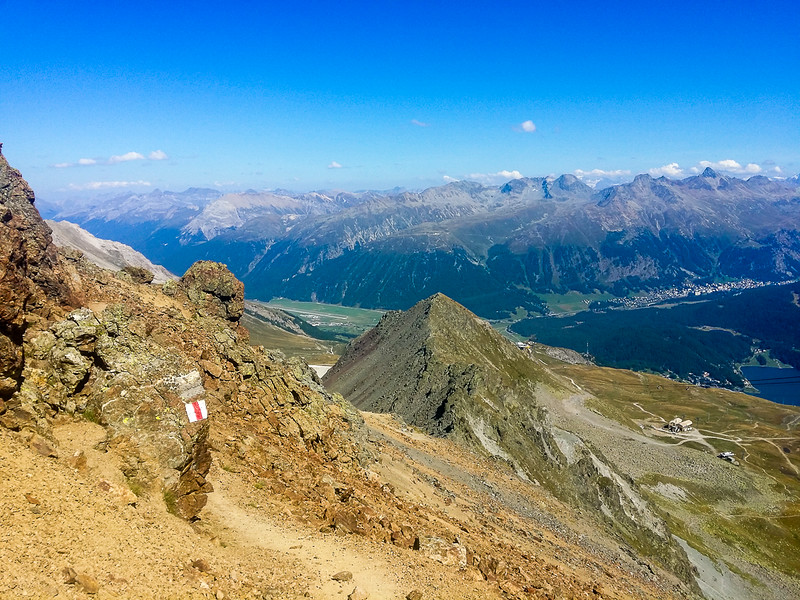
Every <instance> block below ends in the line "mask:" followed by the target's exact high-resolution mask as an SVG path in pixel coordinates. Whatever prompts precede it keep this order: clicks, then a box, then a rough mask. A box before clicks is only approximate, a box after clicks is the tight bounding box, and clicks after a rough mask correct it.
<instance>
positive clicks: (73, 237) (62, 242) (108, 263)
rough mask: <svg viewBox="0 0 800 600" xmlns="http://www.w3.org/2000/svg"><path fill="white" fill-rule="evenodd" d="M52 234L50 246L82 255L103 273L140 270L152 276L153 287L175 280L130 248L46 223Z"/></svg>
mask: <svg viewBox="0 0 800 600" xmlns="http://www.w3.org/2000/svg"><path fill="white" fill-rule="evenodd" d="M46 223H47V224H48V225H49V226H50V229H52V230H53V243H54V244H55V245H56V246H62V247H66V248H74V249H76V250H80V251H81V252H83V255H84V256H85V257H86V258H87V259H88V260H90V261H91V262H93V263H94V264H96V265H97V266H98V267H102V268H103V269H110V270H112V271H119V270H120V269H122V268H123V267H126V266H132V267H142V268H145V269H147V270H148V271H150V272H152V273H153V275H155V277H154V278H153V283H164V282H165V281H167V280H168V279H178V277H176V276H175V275H173V274H172V273H170V272H169V271H167V270H166V269H165V268H164V267H162V266H161V265H154V264H153V263H151V262H150V261H149V260H147V259H146V258H145V257H144V255H143V254H142V253H141V252H137V251H136V250H134V249H133V248H131V247H130V246H126V245H125V244H121V243H120V242H113V241H111V240H101V239H100V238H96V237H95V236H93V235H92V234H91V233H89V232H88V231H86V230H85V229H82V228H80V227H78V226H77V225H75V224H74V223H70V222H69V221H49V220H48V221H46Z"/></svg>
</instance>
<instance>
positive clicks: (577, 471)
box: [323, 294, 694, 585]
mask: <svg viewBox="0 0 800 600" xmlns="http://www.w3.org/2000/svg"><path fill="white" fill-rule="evenodd" d="M323 381H324V383H325V385H326V386H327V387H329V388H330V389H331V390H334V391H336V392H339V393H341V394H342V395H343V396H344V397H345V398H347V399H348V400H350V401H351V402H352V403H353V404H354V405H355V406H356V407H358V408H360V409H361V410H367V411H372V412H386V413H394V414H397V415H399V416H401V417H402V418H403V419H404V420H406V421H407V422H409V423H411V424H413V425H415V426H417V427H420V428H421V429H422V430H424V431H426V432H427V433H429V434H432V435H438V436H448V437H450V438H452V439H457V440H461V441H463V442H464V443H466V444H467V445H468V446H469V447H471V448H473V449H475V450H477V451H480V452H484V453H487V454H488V455H490V456H494V457H496V458H498V459H500V460H504V461H507V462H508V463H509V464H510V465H512V467H513V468H514V469H515V471H516V473H517V474H518V476H519V477H521V478H523V479H525V480H527V481H532V482H534V483H536V484H541V485H542V486H544V487H545V488H546V489H548V490H549V491H550V492H551V493H553V494H555V495H556V496H557V497H559V498H561V499H562V500H564V501H566V502H568V503H570V504H571V505H572V506H574V507H575V508H579V509H586V510H590V511H591V512H592V513H594V514H596V515H598V516H599V517H601V520H603V521H605V523H606V526H608V527H609V528H610V530H611V531H613V532H615V533H616V534H617V535H620V536H621V537H622V538H624V539H625V540H626V542H627V543H628V544H630V545H631V547H632V548H633V549H634V550H633V551H634V552H637V553H642V554H644V555H647V556H650V557H653V558H654V559H655V560H658V561H660V562H661V563H662V565H664V566H665V567H666V568H668V569H670V570H672V571H673V572H675V573H677V574H678V575H679V576H680V577H681V578H682V579H683V580H684V581H687V582H690V583H691V582H693V579H692V576H691V567H690V565H689V563H688V560H687V558H686V555H685V553H684V552H683V550H682V549H680V548H679V547H677V545H675V544H674V542H673V541H672V539H671V534H670V532H669V530H668V528H667V526H666V524H665V523H664V521H663V520H662V519H661V518H660V517H659V516H658V515H657V514H656V513H655V512H654V511H653V510H652V508H651V507H649V506H648V503H647V502H646V501H645V499H644V497H643V495H642V494H641V492H640V491H639V490H638V489H637V486H636V484H634V482H633V480H632V479H630V477H627V476H625V475H624V472H622V471H618V470H617V469H616V468H615V467H614V465H612V464H611V463H610V462H609V461H608V460H607V459H606V458H605V457H604V456H603V454H602V453H601V452H600V451H599V450H598V449H597V448H594V447H592V446H590V445H589V444H587V443H586V442H585V441H584V440H582V439H581V438H580V437H579V436H577V435H575V434H574V433H573V432H571V431H567V430H565V429H561V428H560V427H557V426H556V425H555V424H554V423H553V422H552V421H551V419H550V418H549V415H548V410H547V408H546V407H545V405H544V404H543V403H542V402H541V401H540V400H539V398H542V397H552V396H561V397H567V396H569V395H571V393H572V391H571V390H569V389H568V388H567V387H566V386H565V385H564V384H563V383H561V381H559V380H558V378H557V377H556V376H555V375H554V374H553V373H552V372H551V371H550V370H549V369H547V368H546V367H545V366H544V365H542V364H540V363H536V362H534V361H532V360H530V358H529V357H528V355H527V354H526V353H524V352H522V351H520V350H519V349H518V348H517V347H516V346H514V345H513V344H512V343H510V342H509V341H508V340H506V339H505V338H503V337H502V336H501V335H500V334H499V333H497V332H496V331H494V330H493V329H492V328H491V326H490V325H489V324H488V323H486V322H484V321H482V320H480V319H478V318H477V317H475V316H474V315H472V314H471V313H470V312H469V311H467V310H466V309H465V308H464V307H462V306H460V305H458V304H457V303H455V302H454V301H453V300H451V299H449V298H447V297H446V296H444V295H443V294H437V295H434V296H432V297H431V298H428V299H426V300H424V301H422V302H419V303H418V304H416V305H415V306H413V307H412V308H411V309H409V310H408V311H405V312H390V313H387V314H386V315H385V316H384V317H383V318H382V319H381V321H380V322H379V323H378V325H377V326H376V327H375V328H374V329H372V330H371V331H369V332H367V333H366V334H364V335H363V336H361V337H359V338H358V339H357V340H355V341H354V342H352V343H351V344H350V345H349V346H348V348H347V349H346V350H345V352H344V353H343V355H342V357H341V358H340V360H339V362H337V364H336V365H334V367H333V368H332V369H331V370H330V371H328V372H327V373H326V374H325V376H324V377H323ZM692 584H693V583H692ZM693 585H694V584H693Z"/></svg>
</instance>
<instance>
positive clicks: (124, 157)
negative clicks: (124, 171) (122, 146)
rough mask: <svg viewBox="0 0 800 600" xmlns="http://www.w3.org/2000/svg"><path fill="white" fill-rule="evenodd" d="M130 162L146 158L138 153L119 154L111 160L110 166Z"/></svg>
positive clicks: (109, 160) (109, 161)
mask: <svg viewBox="0 0 800 600" xmlns="http://www.w3.org/2000/svg"><path fill="white" fill-rule="evenodd" d="M129 160H144V156H142V155H141V154H139V153H138V152H126V153H125V154H119V155H115V156H112V157H111V158H109V159H108V164H110V165H115V164H117V163H121V162H128V161H129Z"/></svg>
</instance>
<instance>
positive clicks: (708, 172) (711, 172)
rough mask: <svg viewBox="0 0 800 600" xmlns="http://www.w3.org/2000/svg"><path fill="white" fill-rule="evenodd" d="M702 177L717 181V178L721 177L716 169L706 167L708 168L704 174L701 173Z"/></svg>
mask: <svg viewBox="0 0 800 600" xmlns="http://www.w3.org/2000/svg"><path fill="white" fill-rule="evenodd" d="M700 177H708V178H713V179H716V178H717V177H719V175H718V174H717V172H716V171H715V170H714V169H712V168H711V167H706V168H705V169H704V170H703V172H702V173H700Z"/></svg>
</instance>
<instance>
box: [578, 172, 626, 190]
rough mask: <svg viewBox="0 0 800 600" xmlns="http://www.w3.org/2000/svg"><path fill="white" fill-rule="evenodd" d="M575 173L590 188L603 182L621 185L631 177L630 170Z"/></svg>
mask: <svg viewBox="0 0 800 600" xmlns="http://www.w3.org/2000/svg"><path fill="white" fill-rule="evenodd" d="M573 172H574V173H575V177H577V178H578V179H580V180H581V181H583V182H584V183H585V184H586V185H588V186H590V187H595V186H596V185H597V184H598V183H600V182H601V181H603V180H606V181H607V182H610V183H620V182H622V181H623V180H625V179H627V178H628V177H630V175H631V172H630V171H629V170H628V169H614V170H611V171H604V170H603V169H592V170H591V171H584V170H582V169H575V171H573Z"/></svg>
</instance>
